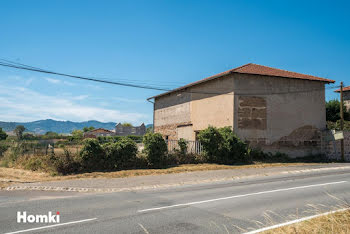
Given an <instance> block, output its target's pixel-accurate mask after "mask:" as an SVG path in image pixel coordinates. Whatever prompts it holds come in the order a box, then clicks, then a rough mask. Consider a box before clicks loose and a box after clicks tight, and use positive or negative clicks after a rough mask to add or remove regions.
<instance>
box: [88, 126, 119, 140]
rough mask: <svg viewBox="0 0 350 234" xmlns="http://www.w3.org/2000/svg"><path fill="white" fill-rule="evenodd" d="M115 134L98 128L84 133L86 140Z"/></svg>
mask: <svg viewBox="0 0 350 234" xmlns="http://www.w3.org/2000/svg"><path fill="white" fill-rule="evenodd" d="M113 135H114V132H112V131H110V130H107V129H104V128H97V129H94V130H91V131H88V132H84V138H97V137H99V136H113Z"/></svg>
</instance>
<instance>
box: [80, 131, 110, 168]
mask: <svg viewBox="0 0 350 234" xmlns="http://www.w3.org/2000/svg"><path fill="white" fill-rule="evenodd" d="M83 144H84V145H83V148H82V150H81V151H80V154H79V163H80V164H81V166H82V168H83V169H84V170H86V171H94V170H101V168H104V165H105V160H104V158H105V157H104V151H103V149H102V147H101V145H100V144H99V142H98V141H97V140H96V139H91V138H89V139H85V140H84V142H83Z"/></svg>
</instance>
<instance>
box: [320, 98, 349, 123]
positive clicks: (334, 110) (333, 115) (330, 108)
mask: <svg viewBox="0 0 350 234" xmlns="http://www.w3.org/2000/svg"><path fill="white" fill-rule="evenodd" d="M343 110H344V119H345V120H350V113H349V111H348V110H347V109H346V108H345V106H343ZM326 120H327V121H331V122H337V120H340V101H338V100H330V101H328V102H326Z"/></svg>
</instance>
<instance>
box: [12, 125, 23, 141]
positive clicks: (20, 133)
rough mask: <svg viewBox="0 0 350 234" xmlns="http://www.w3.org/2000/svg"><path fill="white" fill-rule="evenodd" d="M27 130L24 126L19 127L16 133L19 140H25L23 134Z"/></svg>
mask: <svg viewBox="0 0 350 234" xmlns="http://www.w3.org/2000/svg"><path fill="white" fill-rule="evenodd" d="M25 130H26V128H25V127H24V126H23V125H17V126H16V128H15V130H14V132H15V133H16V136H17V139H18V140H22V139H23V132H24V131H25Z"/></svg>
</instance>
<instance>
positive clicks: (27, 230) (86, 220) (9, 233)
mask: <svg viewBox="0 0 350 234" xmlns="http://www.w3.org/2000/svg"><path fill="white" fill-rule="evenodd" d="M96 219H97V218H92V219H83V220H77V221H72V222H68V223H58V224H54V225H48V226H43V227H37V228H30V229H25V230H19V231H14V232H7V233H4V234H14V233H22V232H31V231H36V230H41V229H47V228H53V227H59V226H64V225H70V224H76V223H83V222H89V221H93V220H96Z"/></svg>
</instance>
